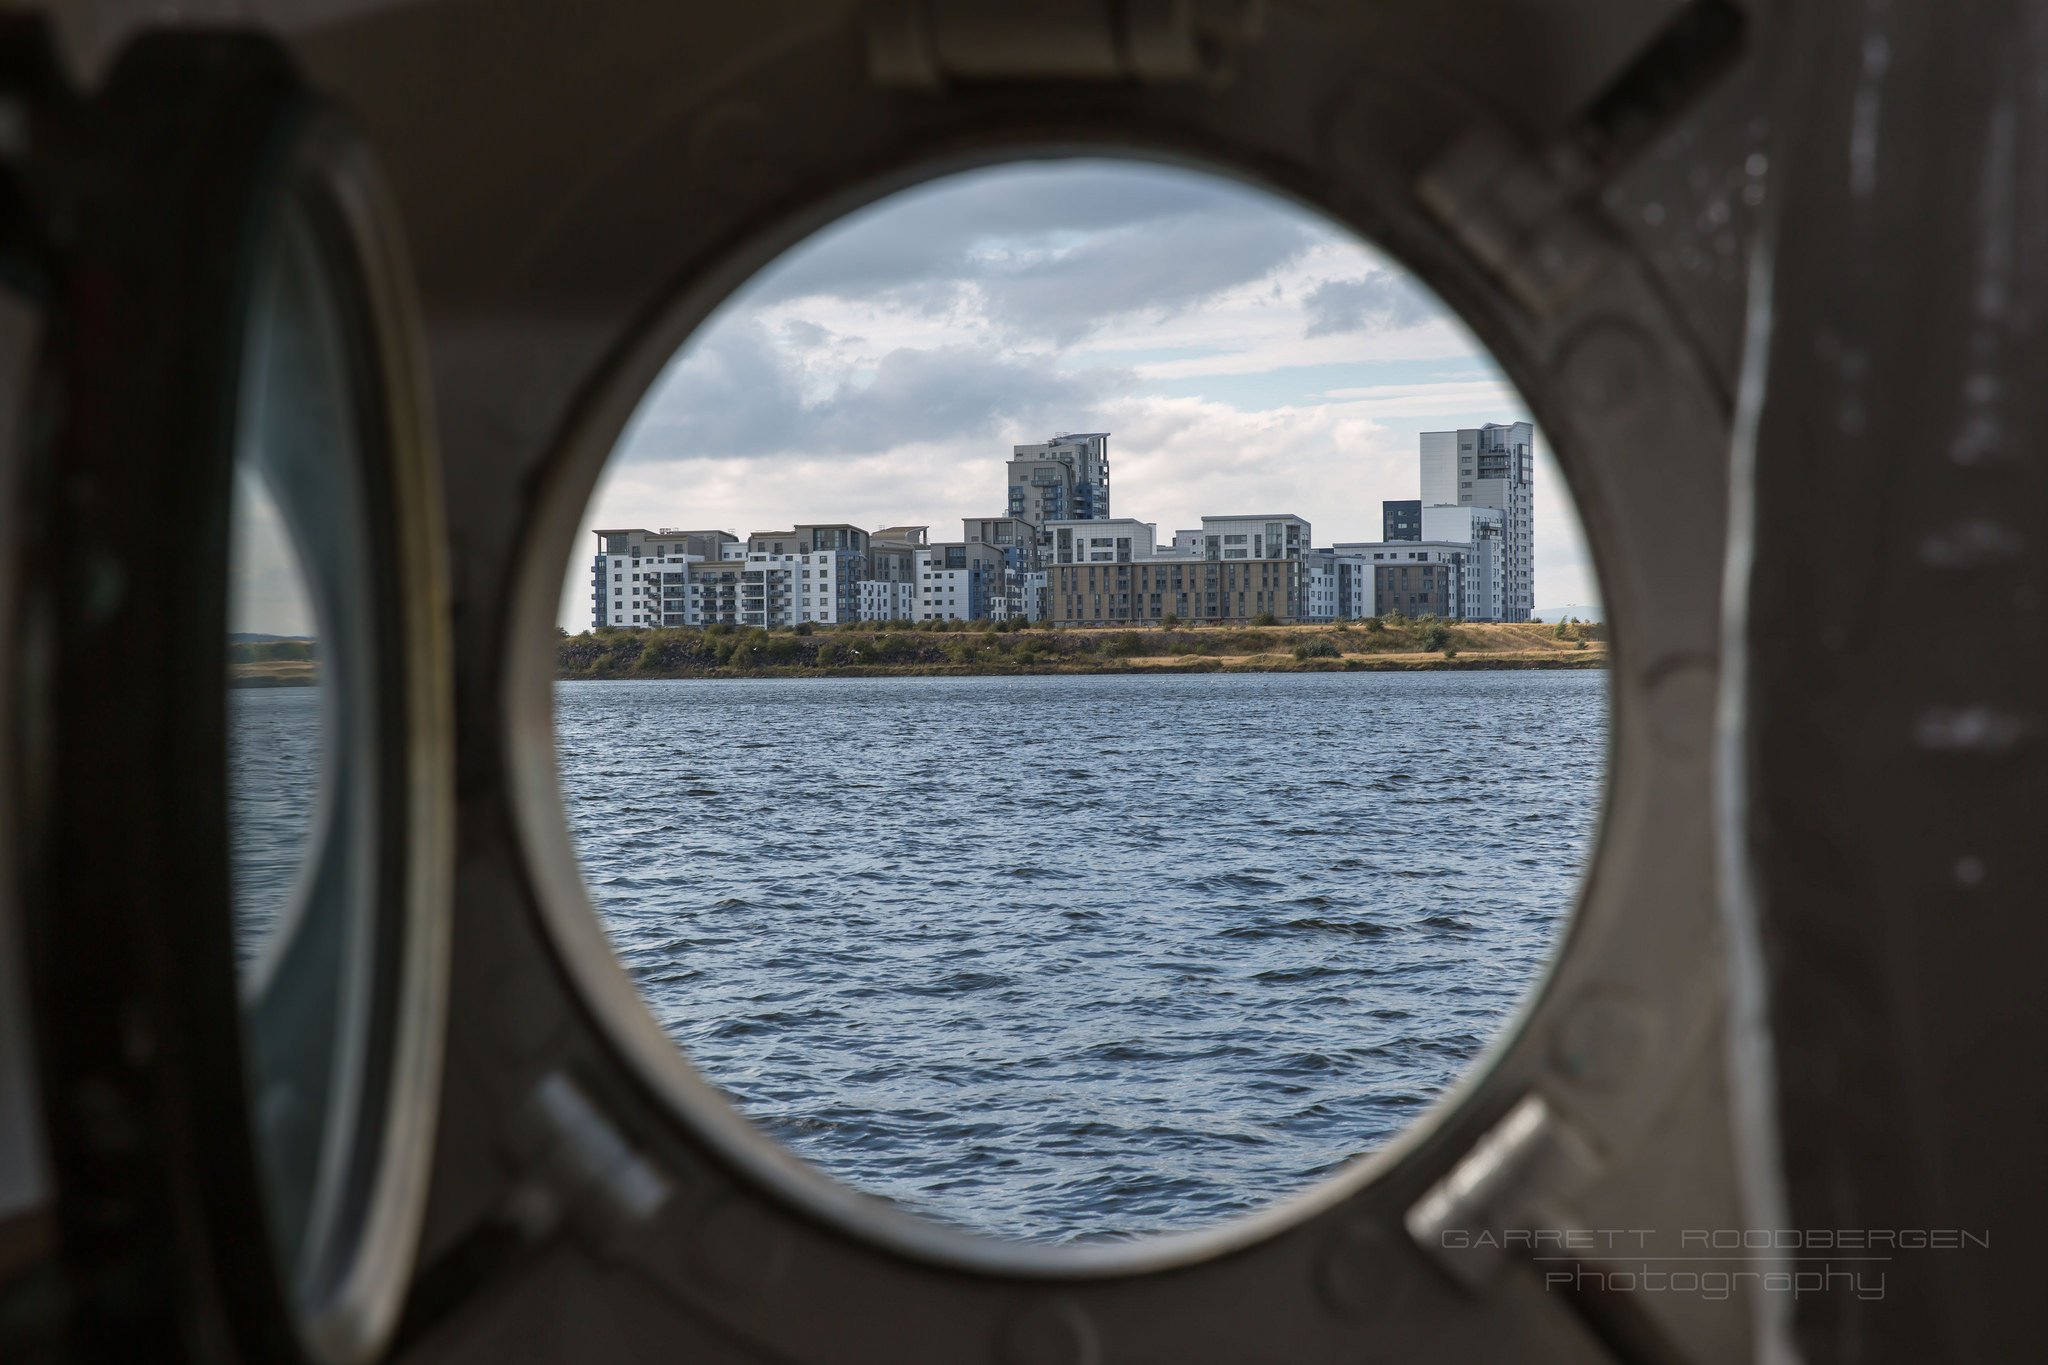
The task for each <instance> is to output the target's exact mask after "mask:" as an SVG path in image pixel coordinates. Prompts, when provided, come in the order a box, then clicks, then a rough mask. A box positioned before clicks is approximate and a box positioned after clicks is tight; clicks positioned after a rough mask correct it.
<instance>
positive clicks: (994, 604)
mask: <svg viewBox="0 0 2048 1365" xmlns="http://www.w3.org/2000/svg"><path fill="white" fill-rule="evenodd" d="M1009 574H1010V571H1009V566H1008V565H1007V564H1006V563H1004V561H1003V553H1002V551H1001V550H998V549H997V548H996V547H995V546H993V545H983V544H980V543H973V544H970V543H968V542H967V541H964V540H956V541H950V542H940V543H937V544H933V545H928V546H926V547H925V548H924V552H923V553H922V554H921V555H920V556H919V558H918V583H917V587H918V599H917V619H918V620H920V621H985V620H988V619H990V616H989V613H990V611H991V610H992V609H993V610H1004V609H1006V608H1007V606H1008V599H1009V597H1010V589H1009Z"/></svg>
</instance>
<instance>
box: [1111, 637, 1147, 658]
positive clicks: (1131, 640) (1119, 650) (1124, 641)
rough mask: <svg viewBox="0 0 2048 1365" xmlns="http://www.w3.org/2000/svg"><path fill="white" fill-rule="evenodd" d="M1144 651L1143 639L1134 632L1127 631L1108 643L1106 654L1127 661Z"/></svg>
mask: <svg viewBox="0 0 2048 1365" xmlns="http://www.w3.org/2000/svg"><path fill="white" fill-rule="evenodd" d="M1144 649H1145V641H1144V639H1143V637H1141V636H1140V635H1139V634H1138V632H1137V631H1135V630H1127V631H1125V632H1124V633H1123V634H1121V635H1119V636H1116V637H1115V638H1114V639H1112V640H1111V641H1110V642H1109V649H1108V651H1107V652H1108V653H1110V654H1112V655H1114V656H1115V657H1117V658H1119V659H1128V658H1131V657H1132V656H1134V655H1137V654H1141V653H1143V652H1144Z"/></svg>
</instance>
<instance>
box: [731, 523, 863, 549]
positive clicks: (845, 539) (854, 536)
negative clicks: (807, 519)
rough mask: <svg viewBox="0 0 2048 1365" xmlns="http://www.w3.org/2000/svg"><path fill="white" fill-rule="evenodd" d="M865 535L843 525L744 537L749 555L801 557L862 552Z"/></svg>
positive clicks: (819, 526) (810, 527) (857, 528)
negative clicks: (815, 553)
mask: <svg viewBox="0 0 2048 1365" xmlns="http://www.w3.org/2000/svg"><path fill="white" fill-rule="evenodd" d="M867 547H868V533H867V532H866V531H863V530H862V529H861V528H860V527H858V526H854V525H850V524H849V523H847V522H843V521H838V522H825V523H822V524H811V525H799V526H794V527H791V528H790V529H789V530H787V531H756V532H754V534H752V535H750V536H748V537H747V553H748V554H750V555H760V554H769V555H780V554H804V553H808V552H810V551H814V550H850V551H852V552H853V553H855V554H861V553H864V552H865V551H866V550H867Z"/></svg>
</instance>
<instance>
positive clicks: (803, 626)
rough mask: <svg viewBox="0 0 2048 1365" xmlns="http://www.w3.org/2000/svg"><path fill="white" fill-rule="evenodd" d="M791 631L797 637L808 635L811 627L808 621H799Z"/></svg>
mask: <svg viewBox="0 0 2048 1365" xmlns="http://www.w3.org/2000/svg"><path fill="white" fill-rule="evenodd" d="M793 629H794V630H795V632H796V633H797V634H798V635H809V634H810V633H811V629H812V627H811V623H810V622H809V621H799V622H797V623H796V625H795V626H794V627H793Z"/></svg>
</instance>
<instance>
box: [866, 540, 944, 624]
mask: <svg viewBox="0 0 2048 1365" xmlns="http://www.w3.org/2000/svg"><path fill="white" fill-rule="evenodd" d="M930 542H931V528H930V527H928V526H887V527H884V528H883V529H881V530H879V531H877V532H875V533H874V535H872V536H870V537H869V538H868V571H867V576H868V577H869V578H876V579H880V580H882V581H883V582H885V583H911V584H915V583H916V582H917V581H918V577H917V574H918V568H917V562H918V560H920V559H921V558H923V557H924V552H925V547H926V546H927V545H929V544H930ZM887 619H908V618H887Z"/></svg>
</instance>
